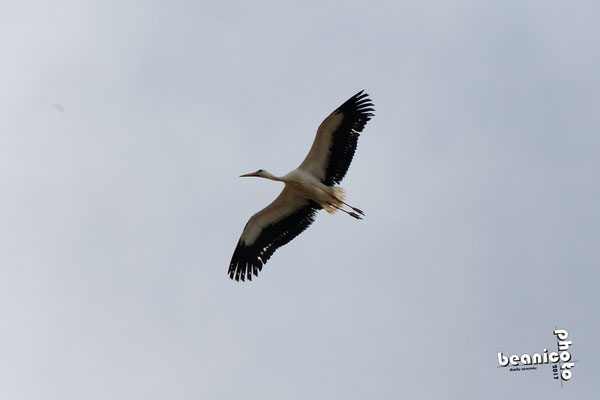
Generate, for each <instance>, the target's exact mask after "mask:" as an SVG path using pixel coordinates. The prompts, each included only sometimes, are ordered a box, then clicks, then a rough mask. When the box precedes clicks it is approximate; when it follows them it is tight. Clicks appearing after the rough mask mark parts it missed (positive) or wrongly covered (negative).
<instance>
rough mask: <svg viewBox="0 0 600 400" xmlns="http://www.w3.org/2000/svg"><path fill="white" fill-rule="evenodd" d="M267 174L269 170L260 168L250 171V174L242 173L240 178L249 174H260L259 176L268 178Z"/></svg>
mask: <svg viewBox="0 0 600 400" xmlns="http://www.w3.org/2000/svg"><path fill="white" fill-rule="evenodd" d="M266 174H268V172H267V171H265V170H264V169H259V170H258V171H256V172H250V173H249V174H244V175H240V178H244V177H247V176H258V177H261V178H266Z"/></svg>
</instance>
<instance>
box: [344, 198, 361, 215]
mask: <svg viewBox="0 0 600 400" xmlns="http://www.w3.org/2000/svg"><path fill="white" fill-rule="evenodd" d="M340 201H342V200H340ZM342 203H343V204H345V205H347V206H348V207H350V208H351V209H353V210H354V211H356V212H357V213H359V214H360V215H365V213H364V212H362V211H361V210H359V209H358V208H356V207H352V206H351V205H350V204H348V203H346V202H345V201H342Z"/></svg>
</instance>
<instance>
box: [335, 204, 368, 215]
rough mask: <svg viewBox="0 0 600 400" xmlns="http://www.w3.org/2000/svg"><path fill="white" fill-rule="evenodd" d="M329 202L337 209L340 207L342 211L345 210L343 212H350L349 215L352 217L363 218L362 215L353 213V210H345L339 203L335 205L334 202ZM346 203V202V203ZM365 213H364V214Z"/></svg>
mask: <svg viewBox="0 0 600 400" xmlns="http://www.w3.org/2000/svg"><path fill="white" fill-rule="evenodd" d="M329 204H330V205H331V206H332V207H334V208H336V209H338V210H340V211H343V212H345V213H346V214H348V215H349V216H351V217H354V218H356V219H362V217H361V216H360V215H358V214H356V213H353V212H351V211H346V210H344V209H343V208H342V207H340V206H338V205H335V204H333V203H329ZM344 204H345V203H344ZM346 205H347V204H346ZM363 215H364V214H363Z"/></svg>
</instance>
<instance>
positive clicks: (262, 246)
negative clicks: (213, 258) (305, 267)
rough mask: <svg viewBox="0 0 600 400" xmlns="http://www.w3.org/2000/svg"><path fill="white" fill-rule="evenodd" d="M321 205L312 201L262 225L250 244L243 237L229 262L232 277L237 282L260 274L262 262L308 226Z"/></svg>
mask: <svg viewBox="0 0 600 400" xmlns="http://www.w3.org/2000/svg"><path fill="white" fill-rule="evenodd" d="M321 208H322V207H321V206H320V205H319V204H318V203H316V202H314V201H312V200H310V203H309V204H307V205H306V206H304V207H301V208H299V209H297V210H296V211H294V212H293V213H292V214H290V215H288V216H287V217H285V218H282V219H280V220H279V221H277V222H274V223H272V224H271V225H269V226H266V227H265V228H263V230H262V231H261V233H260V235H258V237H257V238H256V240H255V241H254V243H252V244H251V245H246V244H245V243H243V241H242V240H241V239H240V241H239V242H238V244H237V246H236V248H235V251H234V252H233V257H231V262H230V263H229V272H228V273H229V277H230V278H231V279H235V280H236V281H239V280H240V279H241V280H242V281H244V280H245V278H246V277H247V278H248V280H250V281H251V280H252V274H254V275H255V276H258V271H261V270H262V267H263V264H266V263H267V261H268V260H269V258H270V257H271V255H273V253H274V252H275V250H277V249H278V248H279V247H281V246H283V245H285V244H287V243H289V242H290V241H291V240H292V239H294V238H295V237H296V236H298V235H299V234H300V233H302V232H303V231H304V230H305V229H306V228H308V227H309V226H310V224H312V223H313V221H314V220H315V216H316V213H317V211H318V210H320V209H321Z"/></svg>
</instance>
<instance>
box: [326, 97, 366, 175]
mask: <svg viewBox="0 0 600 400" xmlns="http://www.w3.org/2000/svg"><path fill="white" fill-rule="evenodd" d="M363 92H364V91H363V90H361V91H360V92H358V93H356V94H355V95H354V96H352V97H351V98H350V99H348V100H347V101H346V102H345V103H344V104H342V105H341V106H340V107H338V109H337V110H335V111H334V114H335V113H341V114H343V115H344V119H343V120H342V123H341V124H340V126H338V128H337V129H336V130H335V132H334V133H333V137H332V141H331V145H330V147H329V159H328V161H327V168H326V172H325V179H323V183H324V184H325V185H327V186H333V185H336V184H339V183H340V182H341V181H342V179H344V176H346V172H347V171H348V168H349V167H350V163H351V162H352V158H353V157H354V152H355V151H356V145H357V143H358V136H359V134H360V132H362V131H363V129H364V127H365V125H366V124H367V122H368V121H369V120H370V119H371V117H372V116H373V115H374V114H373V113H372V112H371V111H375V109H374V108H373V107H374V104H373V103H372V102H371V99H369V95H368V94H367V93H363Z"/></svg>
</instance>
